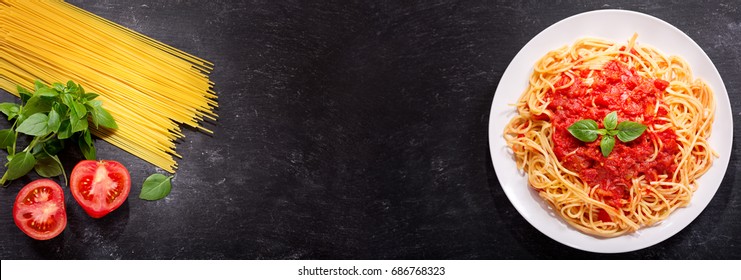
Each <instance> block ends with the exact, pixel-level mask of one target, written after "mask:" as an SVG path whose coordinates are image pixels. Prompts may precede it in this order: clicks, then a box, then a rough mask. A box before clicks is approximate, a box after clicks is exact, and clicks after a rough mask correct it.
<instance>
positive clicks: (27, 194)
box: [13, 179, 67, 240]
mask: <svg viewBox="0 0 741 280" xmlns="http://www.w3.org/2000/svg"><path fill="white" fill-rule="evenodd" d="M13 220H15V225H16V226H18V228H20V229H21V231H23V233H25V234H26V235H28V236H30V237H31V238H33V239H36V240H48V239H52V238H54V237H56V236H57V235H59V234H60V233H62V231H63V230H64V228H65V227H67V212H66V211H65V209H64V191H62V187H60V186H59V184H57V183H56V182H54V181H52V180H49V179H38V180H35V181H33V182H31V183H28V185H26V186H24V187H23V188H22V189H21V191H20V192H18V195H17V196H16V197H15V204H14V205H13Z"/></svg>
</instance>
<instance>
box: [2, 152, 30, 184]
mask: <svg viewBox="0 0 741 280" xmlns="http://www.w3.org/2000/svg"><path fill="white" fill-rule="evenodd" d="M34 165H36V158H34V156H33V155H32V154H31V153H28V152H20V153H17V154H15V156H13V159H12V160H10V162H9V163H8V170H7V171H5V175H3V178H2V179H3V180H2V181H3V182H2V183H4V182H5V181H7V180H15V179H18V178H20V177H23V175H26V174H28V172H29V171H31V169H33V167H34Z"/></svg>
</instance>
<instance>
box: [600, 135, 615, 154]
mask: <svg viewBox="0 0 741 280" xmlns="http://www.w3.org/2000/svg"><path fill="white" fill-rule="evenodd" d="M614 147H615V137H613V136H608V135H605V136H602V141H600V143H599V148H600V150H602V155H603V156H605V157H607V156H609V155H610V153H612V148H614Z"/></svg>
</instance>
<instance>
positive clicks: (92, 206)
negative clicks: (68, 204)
mask: <svg viewBox="0 0 741 280" xmlns="http://www.w3.org/2000/svg"><path fill="white" fill-rule="evenodd" d="M70 190H71V191H72V196H73V197H74V198H75V200H76V201H77V203H78V204H80V206H82V209H84V210H85V212H86V213H87V214H88V215H90V217H93V218H101V217H103V216H105V215H108V213H111V212H112V211H113V210H116V209H117V208H118V207H119V206H121V205H122V204H123V203H124V201H126V199H127V198H128V197H129V191H130V190H131V177H130V176H129V171H128V170H127V169H126V167H124V166H123V165H122V164H120V163H118V162H116V161H107V160H101V161H94V160H83V161H81V162H80V163H78V164H77V165H76V166H75V168H74V169H73V170H72V175H71V176H70Z"/></svg>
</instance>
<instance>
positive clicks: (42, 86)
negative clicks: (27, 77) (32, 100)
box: [33, 80, 46, 91]
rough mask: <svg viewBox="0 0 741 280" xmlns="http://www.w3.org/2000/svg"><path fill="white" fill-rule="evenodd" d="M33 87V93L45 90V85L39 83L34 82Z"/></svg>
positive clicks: (37, 81)
mask: <svg viewBox="0 0 741 280" xmlns="http://www.w3.org/2000/svg"><path fill="white" fill-rule="evenodd" d="M33 87H34V90H35V91H38V90H39V89H42V88H46V85H45V84H44V83H42V82H41V81H39V80H36V81H34V82H33Z"/></svg>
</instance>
